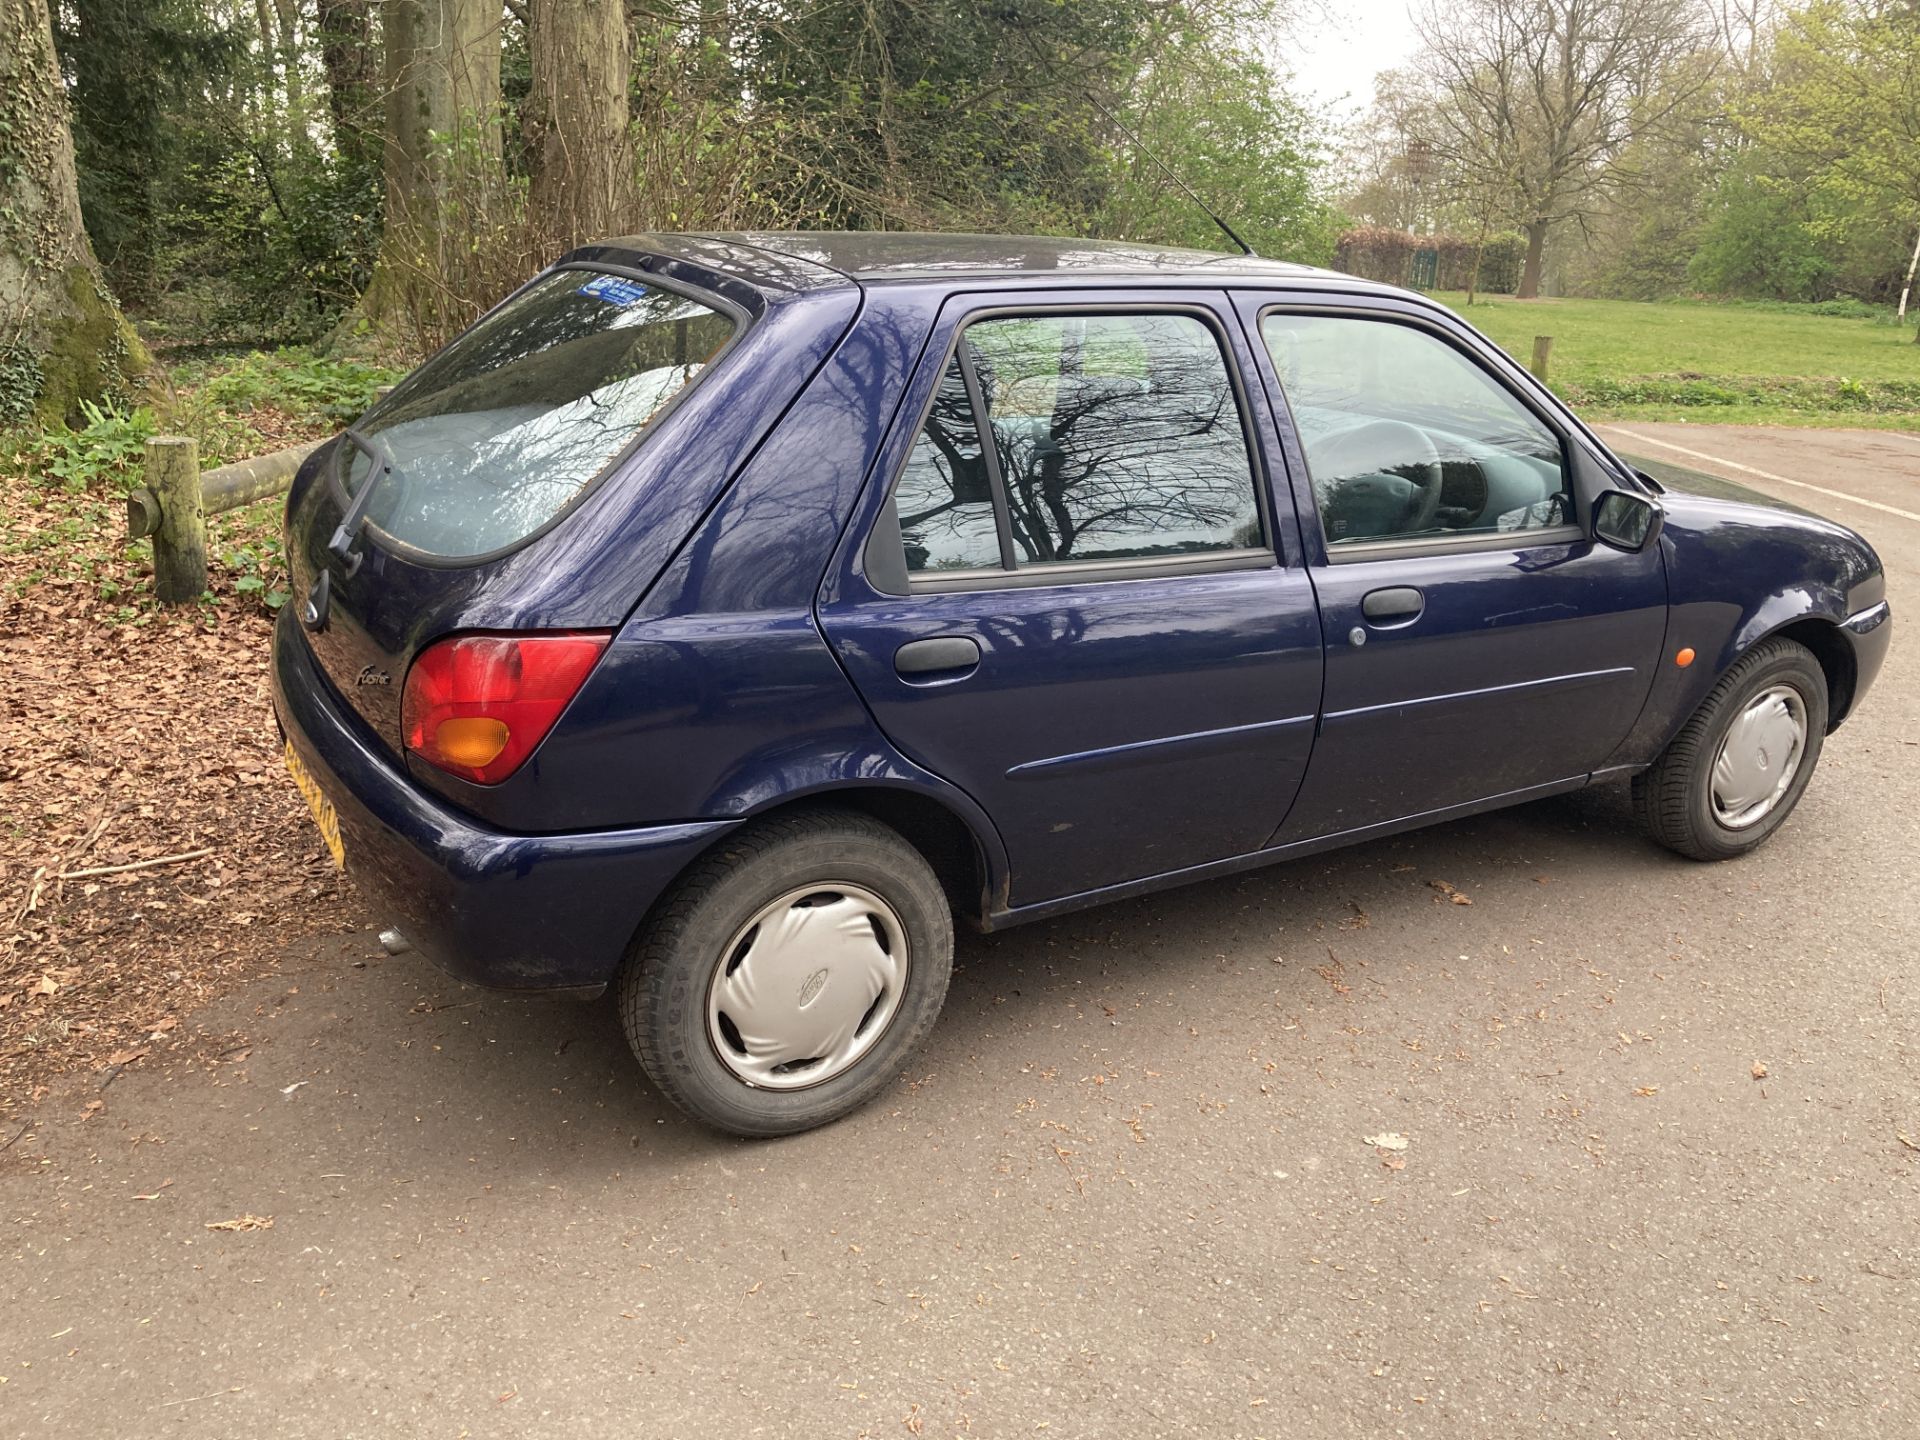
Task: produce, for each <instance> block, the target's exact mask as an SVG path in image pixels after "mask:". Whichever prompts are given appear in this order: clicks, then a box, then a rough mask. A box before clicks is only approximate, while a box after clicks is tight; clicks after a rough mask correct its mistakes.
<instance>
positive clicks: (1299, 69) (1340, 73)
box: [1285, 0, 1418, 119]
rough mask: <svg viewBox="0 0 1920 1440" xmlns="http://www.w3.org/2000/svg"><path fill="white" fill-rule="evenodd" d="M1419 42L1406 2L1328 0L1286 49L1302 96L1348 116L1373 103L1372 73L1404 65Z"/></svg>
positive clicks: (1300, 29)
mask: <svg viewBox="0 0 1920 1440" xmlns="http://www.w3.org/2000/svg"><path fill="white" fill-rule="evenodd" d="M1417 44H1418V42H1417V40H1416V39H1415V36H1414V33H1413V25H1412V23H1411V22H1410V21H1409V20H1408V18H1407V0H1327V3H1326V7H1325V13H1324V14H1323V15H1321V16H1319V17H1317V18H1316V17H1312V16H1309V17H1308V18H1306V19H1303V20H1302V21H1301V23H1300V27H1299V38H1298V39H1297V40H1296V41H1294V42H1293V43H1292V44H1291V45H1290V46H1288V47H1285V48H1286V52H1287V54H1288V59H1289V60H1290V62H1291V65H1292V69H1293V74H1294V81H1295V83H1296V84H1297V85H1298V87H1299V91H1300V94H1301V97H1302V98H1303V99H1307V100H1309V101H1313V102H1317V103H1319V104H1321V105H1324V106H1327V107H1329V108H1330V109H1331V110H1332V111H1333V113H1334V114H1335V115H1337V116H1338V117H1340V118H1342V119H1346V118H1348V117H1350V116H1352V115H1353V114H1355V113H1356V112H1358V111H1361V110H1364V109H1366V107H1367V106H1368V105H1370V104H1371V103H1372V102H1373V77H1374V76H1375V75H1377V74H1378V73H1379V72H1380V71H1382V70H1391V69H1393V68H1394V67H1395V66H1397V65H1404V64H1405V63H1406V62H1407V60H1408V59H1409V58H1410V57H1411V56H1412V54H1413V51H1414V49H1415V47H1416V45H1417Z"/></svg>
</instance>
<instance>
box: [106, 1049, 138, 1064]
mask: <svg viewBox="0 0 1920 1440" xmlns="http://www.w3.org/2000/svg"><path fill="white" fill-rule="evenodd" d="M146 1053H147V1047H146V1046H144V1045H137V1046H135V1047H134V1048H133V1049H131V1050H116V1051H114V1052H113V1054H111V1055H109V1056H108V1057H107V1063H108V1064H109V1065H131V1064H132V1063H133V1062H134V1061H136V1060H138V1059H140V1058H141V1057H142V1056H144V1055H145V1054H146Z"/></svg>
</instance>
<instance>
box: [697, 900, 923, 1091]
mask: <svg viewBox="0 0 1920 1440" xmlns="http://www.w3.org/2000/svg"><path fill="white" fill-rule="evenodd" d="M906 980H907V936H906V929H905V927H904V926H903V925H902V924H901V923H900V917H899V916H898V915H896V914H895V913H894V911H893V907H892V906H890V905H888V904H887V902H886V901H884V900H882V899H881V898H880V897H879V896H878V895H875V894H874V893H873V892H872V891H870V890H864V889H862V888H860V887H859V886H857V885H841V884H833V883H826V884H818V885H809V886H806V887H805V888H803V889H799V890H791V891H788V892H787V893H786V894H785V895H782V896H780V897H779V898H778V899H777V900H774V901H773V902H772V903H771V904H768V905H766V906H764V907H762V908H761V909H760V911H759V912H758V913H756V914H755V915H754V917H753V919H751V920H749V921H748V922H747V923H746V924H745V925H744V926H742V927H741V929H740V931H739V932H738V933H737V934H736V935H735V936H734V937H733V939H732V941H731V942H730V943H729V944H728V945H727V948H726V950H725V951H723V952H722V954H721V955H720V956H719V958H718V960H717V961H716V963H715V965H714V971H713V980H712V983H711V984H710V985H709V986H708V989H707V1036H708V1039H709V1040H710V1041H711V1042H712V1044H713V1048H714V1053H715V1054H717V1055H718V1056H719V1057H720V1061H721V1063H722V1064H724V1065H725V1066H726V1067H727V1068H728V1069H729V1070H731V1071H732V1072H733V1073H734V1075H735V1076H737V1077H738V1078H739V1079H741V1080H743V1081H745V1082H746V1083H747V1084H749V1085H753V1086H756V1087H758V1088H761V1089H766V1090H800V1089H804V1088H805V1087H807V1086H809V1085H819V1084H822V1083H823V1082H825V1081H828V1080H831V1079H833V1077H834V1076H836V1075H839V1074H842V1073H844V1072H845V1071H846V1070H848V1069H849V1068H851V1067H852V1066H853V1065H854V1064H855V1063H856V1062H857V1061H858V1060H859V1059H860V1057H861V1056H863V1055H865V1054H866V1053H867V1051H868V1050H870V1049H871V1048H872V1047H873V1043H874V1042H875V1041H876V1040H878V1039H879V1038H880V1036H881V1035H882V1034H884V1033H885V1031H886V1028H887V1025H888V1024H889V1022H891V1021H892V1019H893V1017H894V1015H895V1014H896V1013H897V1012H898V1010H899V1008H900V1000H901V997H902V995H903V994H904V993H905V991H906Z"/></svg>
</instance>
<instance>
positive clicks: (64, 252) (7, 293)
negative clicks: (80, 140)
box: [0, 0, 151, 424]
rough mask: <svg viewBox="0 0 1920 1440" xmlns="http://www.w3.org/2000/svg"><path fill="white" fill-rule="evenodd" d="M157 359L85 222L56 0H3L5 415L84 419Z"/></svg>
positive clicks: (0, 316) (0, 326)
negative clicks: (106, 276) (110, 287)
mask: <svg viewBox="0 0 1920 1440" xmlns="http://www.w3.org/2000/svg"><path fill="white" fill-rule="evenodd" d="M150 369H151V362H150V361H149V360H148V358H147V353H146V350H145V348H144V347H143V346H142V345H141V344H140V340H139V337H137V336H136V335H135V334H134V333H133V327H132V326H130V325H128V324H127V322H126V319H125V317H123V316H122V315H121V313H120V307H119V306H118V305H117V304H115V303H114V299H113V296H112V295H111V294H110V293H108V291H107V287H106V284H105V282H104V281H103V280H102V279H101V276H100V264H99V261H97V260H96V259H95V258H94V254H93V246H92V245H91V244H90V243H89V242H88V240H87V232H86V231H85V230H84V229H83V228H82V227H81V223H80V196H79V191H78V188H77V182H76V180H75V177H74V168H73V134H72V132H71V131H70V130H69V129H68V126H67V94H66V87H65V85H64V84H63V83H62V80H61V76H60V65H59V61H58V60H57V59H56V58H55V56H54V50H53V27H52V23H51V19H50V16H49V12H48V8H47V0H0V424H11V423H14V422H17V421H20V420H23V419H26V418H28V417H30V416H31V417H35V418H37V419H39V420H40V421H41V422H42V423H52V422H55V421H60V420H66V419H70V418H76V417H77V414H78V411H79V407H80V402H81V401H82V400H93V401H100V400H104V399H122V398H128V397H129V396H130V394H131V393H132V392H134V391H135V390H137V389H138V388H139V386H140V383H141V382H143V381H144V380H145V379H146V378H147V374H148V371H149V370H150Z"/></svg>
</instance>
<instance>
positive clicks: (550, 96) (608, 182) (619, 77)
mask: <svg viewBox="0 0 1920 1440" xmlns="http://www.w3.org/2000/svg"><path fill="white" fill-rule="evenodd" d="M631 53H632V47H631V39H630V36H629V32H628V29H627V17H626V12H625V9H624V7H623V5H622V4H621V0H532V6H531V9H530V11H529V14H528V24H527V54H528V59H529V60H530V61H531V62H532V70H533V85H532V89H531V90H530V91H529V93H528V95H527V104H526V108H525V110H523V111H522V118H521V123H522V125H523V127H524V131H525V134H526V138H527V150H528V153H529V155H530V156H531V157H532V168H533V180H532V185H531V187H530V191H529V196H528V199H529V204H530V206H531V209H532V219H533V223H534V226H535V228H536V229H537V231H538V232H539V233H540V234H541V235H542V236H543V237H545V238H546V239H547V240H548V242H549V243H550V244H552V245H553V246H554V247H555V248H556V249H566V248H569V247H571V246H573V245H577V244H579V243H580V242H581V241H583V240H596V239H603V238H605V237H607V236H610V235H619V234H622V233H624V232H626V231H627V230H630V229H632V228H633V223H632V218H631V217H632V214H633V151H632V148H631V147H630V146H629V145H628V144H627V74H628V69H629V66H630V63H631V59H630V57H631Z"/></svg>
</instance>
